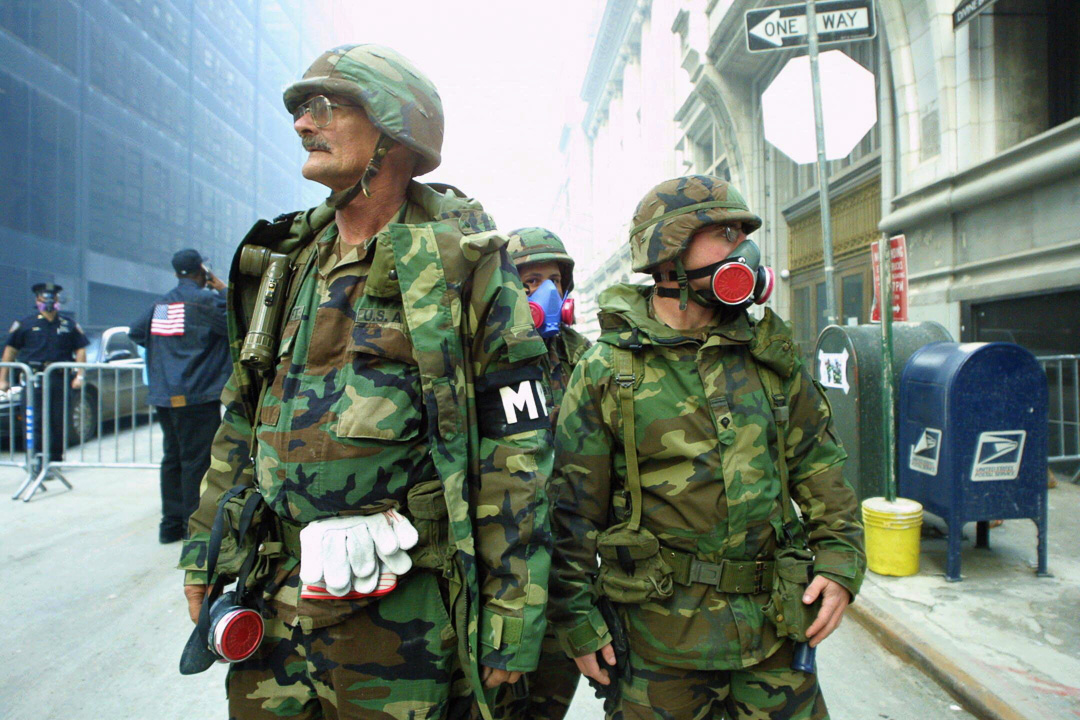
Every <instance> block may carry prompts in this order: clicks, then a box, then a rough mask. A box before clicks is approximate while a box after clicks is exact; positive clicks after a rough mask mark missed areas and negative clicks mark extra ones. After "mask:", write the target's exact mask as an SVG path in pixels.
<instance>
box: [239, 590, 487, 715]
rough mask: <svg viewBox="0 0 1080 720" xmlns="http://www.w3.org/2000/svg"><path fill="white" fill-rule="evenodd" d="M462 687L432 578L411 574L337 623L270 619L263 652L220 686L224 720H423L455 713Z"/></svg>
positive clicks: (449, 631) (442, 606)
mask: <svg viewBox="0 0 1080 720" xmlns="http://www.w3.org/2000/svg"><path fill="white" fill-rule="evenodd" d="M462 682H464V674H463V673H462V672H461V670H460V663H459V662H458V659H457V636H456V635H455V633H454V630H453V627H452V625H451V622H450V617H449V615H448V614H447V610H446V604H445V601H444V599H443V596H442V593H441V591H440V588H439V583H438V580H437V579H436V577H435V575H434V574H432V573H429V572H425V571H414V572H412V573H410V574H409V575H406V576H405V577H403V578H402V579H401V581H400V584H399V585H398V587H397V588H396V589H395V590H394V591H393V592H391V593H390V594H389V595H387V596H385V597H383V598H382V599H380V600H378V601H377V602H373V603H371V604H370V605H367V606H365V607H363V608H361V609H360V610H359V611H357V612H356V613H355V614H353V615H350V616H349V617H348V618H347V619H345V620H343V621H342V622H340V623H337V624H335V625H331V626H329V627H324V628H316V629H313V630H311V631H305V630H304V629H303V628H302V627H301V626H300V625H297V626H296V627H291V626H288V625H286V624H284V623H283V622H281V621H280V620H268V621H267V623H266V636H265V638H264V639H263V643H262V646H261V647H260V648H259V650H258V651H257V652H256V654H255V655H253V656H252V657H251V658H249V659H248V660H246V661H244V662H242V663H237V664H235V665H233V666H232V667H231V668H230V669H229V674H228V678H227V680H226V688H227V691H228V696H229V717H230V719H231V720H263V719H266V720H270V719H271V718H272V719H273V720H278V718H304V719H305V720H307V719H309V718H311V719H314V718H326V719H327V720H346V719H350V720H351V719H353V718H356V719H360V718H363V719H364V720H369V719H370V720H425V719H427V718H444V717H448V716H450V715H451V714H453V713H452V712H451V706H452V705H455V706H456V705H457V703H452V702H451V696H452V694H453V695H457V694H458V693H457V692H455V693H452V692H451V689H452V687H453V688H460V687H461V683H462ZM464 700H465V712H466V713H467V712H468V706H469V704H470V703H471V698H465V699H464Z"/></svg>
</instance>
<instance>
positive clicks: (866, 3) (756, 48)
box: [746, 0, 877, 52]
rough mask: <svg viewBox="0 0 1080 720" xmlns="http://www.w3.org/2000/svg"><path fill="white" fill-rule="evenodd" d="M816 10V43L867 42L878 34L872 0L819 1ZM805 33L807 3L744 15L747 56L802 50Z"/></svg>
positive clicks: (804, 43) (749, 12) (750, 11)
mask: <svg viewBox="0 0 1080 720" xmlns="http://www.w3.org/2000/svg"><path fill="white" fill-rule="evenodd" d="M816 8H817V31H818V42H819V43H822V44H824V43H834V42H846V41H849V40H866V39H868V38H872V37H874V35H875V34H876V33H877V23H876V22H875V20H874V0H819V1H818V3H817V5H816ZM806 32H807V25H806V3H799V4H798V5H780V6H778V7H767V8H760V9H758V10H747V11H746V47H747V49H749V50H750V52H761V51H764V50H782V49H784V48H793V47H803V46H805V45H807V44H808V42H809V41H808V40H807V37H806Z"/></svg>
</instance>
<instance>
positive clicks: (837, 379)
mask: <svg viewBox="0 0 1080 720" xmlns="http://www.w3.org/2000/svg"><path fill="white" fill-rule="evenodd" d="M817 356H818V382H819V383H821V384H822V385H823V386H825V387H831V388H838V389H840V390H843V391H844V394H845V395H847V394H848V393H849V392H850V391H851V385H850V384H848V378H847V361H848V357H849V356H848V351H847V348H844V351H843V352H838V353H827V352H825V351H823V350H818V354H817Z"/></svg>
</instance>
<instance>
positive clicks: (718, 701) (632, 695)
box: [610, 642, 829, 720]
mask: <svg viewBox="0 0 1080 720" xmlns="http://www.w3.org/2000/svg"><path fill="white" fill-rule="evenodd" d="M794 647H795V646H794V643H792V642H787V643H785V644H784V646H783V647H781V648H780V649H779V650H778V651H776V652H775V653H773V655H772V656H771V657H768V658H766V659H765V660H763V661H761V662H760V663H758V664H757V665H752V666H750V667H748V668H743V669H742V670H686V669H683V668H672V667H666V666H662V665H656V664H654V663H650V662H649V661H647V660H645V659H644V658H642V657H641V656H639V655H637V654H636V653H634V652H633V651H631V652H630V680H629V681H628V682H627V681H624V682H622V683H621V685H620V688H619V690H620V692H621V693H622V697H621V699H620V703H619V709H618V711H616V713H615V715H614V717H613V718H611V719H610V720H706V719H708V720H721V718H723V719H724V720H827V718H828V717H829V711H828V710H827V709H826V708H825V698H823V697H822V695H821V689H820V688H819V687H818V682H817V676H816V675H812V674H809V673H803V672H799V671H798V670H792V669H791V659H792V654H793V653H794Z"/></svg>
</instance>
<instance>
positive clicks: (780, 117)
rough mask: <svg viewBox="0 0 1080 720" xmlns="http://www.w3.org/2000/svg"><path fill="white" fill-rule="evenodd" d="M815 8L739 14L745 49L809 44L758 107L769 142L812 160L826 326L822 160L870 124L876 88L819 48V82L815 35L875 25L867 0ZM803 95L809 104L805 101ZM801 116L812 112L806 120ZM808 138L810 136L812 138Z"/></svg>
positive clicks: (830, 288) (856, 34) (829, 275)
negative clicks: (743, 22) (818, 207)
mask: <svg viewBox="0 0 1080 720" xmlns="http://www.w3.org/2000/svg"><path fill="white" fill-rule="evenodd" d="M820 7H821V10H822V13H821V14H820V15H819V14H818V3H817V1H816V0H806V2H805V3H803V4H799V5H784V6H781V7H775V8H764V9H762V10H751V11H748V12H747V13H746V16H745V19H746V43H747V47H748V48H749V49H750V50H752V51H753V50H781V49H786V48H791V47H798V46H801V45H804V44H805V45H806V46H807V47H808V48H809V50H810V52H809V54H808V56H807V57H801V58H794V59H792V60H789V61H788V63H787V64H786V65H785V66H784V68H783V69H782V70H781V71H780V72H779V73H778V74H777V76H776V78H775V79H774V80H773V82H772V83H770V84H769V87H768V88H767V89H766V90H765V92H764V93H763V94H762V96H761V105H762V113H763V117H764V126H765V138H766V139H767V140H769V142H771V143H773V144H774V145H776V146H777V147H778V148H780V150H781V151H783V152H784V154H786V155H787V156H788V157H790V158H791V159H793V160H795V162H797V163H809V162H812V161H813V158H814V157H816V158H817V176H818V196H819V198H820V200H821V245H822V255H823V261H824V267H825V314H826V317H827V322H828V323H829V324H830V325H831V324H835V323H836V322H837V312H836V286H835V282H834V279H833V271H834V267H833V247H832V217H831V216H830V211H829V172H828V165H827V164H826V161H827V160H836V159H839V158H842V157H846V156H847V155H848V153H850V152H851V150H852V148H854V147H855V145H856V144H857V143H858V142H859V140H861V139H862V137H863V136H864V135H865V134H866V133H867V132H868V131H869V130H870V128H871V127H873V125H874V123H875V122H877V93H876V91H875V90H874V75H873V73H871V72H870V71H869V70H867V69H866V68H864V67H863V66H861V65H859V63H857V62H855V61H854V60H852V59H851V58H849V57H848V56H847V55H845V54H844V53H842V52H840V51H839V50H830V51H828V52H826V53H823V54H821V57H820V62H821V64H822V65H824V66H825V69H826V73H825V79H824V84H825V87H823V86H822V85H823V80H822V73H821V68H820V67H819V53H818V33H819V28H822V27H824V28H826V30H825V31H824V32H823V33H822V34H823V35H824V39H825V40H826V41H837V40H848V41H850V40H857V39H865V38H869V37H873V34H874V32H875V26H874V22H873V18H874V5H873V0H822V2H821V3H820ZM755 13H756V14H755ZM763 38H764V39H763ZM804 41H805V42H804ZM807 69H808V70H809V77H807V73H806V70H807ZM807 81H809V82H807ZM807 85H809V89H810V93H809V95H810V97H807V95H808V94H807V93H806V90H807ZM810 98H812V104H810V107H805V106H806V104H807V103H806V100H809V99H810ZM807 110H809V111H810V112H807ZM809 117H813V119H814V123H813V125H810V123H809ZM811 133H812V134H811ZM810 137H813V138H814V142H813V144H811V142H810V141H809V140H810ZM811 148H814V149H816V152H814V150H812V149H811Z"/></svg>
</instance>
